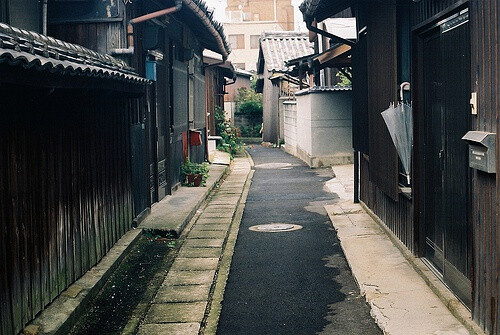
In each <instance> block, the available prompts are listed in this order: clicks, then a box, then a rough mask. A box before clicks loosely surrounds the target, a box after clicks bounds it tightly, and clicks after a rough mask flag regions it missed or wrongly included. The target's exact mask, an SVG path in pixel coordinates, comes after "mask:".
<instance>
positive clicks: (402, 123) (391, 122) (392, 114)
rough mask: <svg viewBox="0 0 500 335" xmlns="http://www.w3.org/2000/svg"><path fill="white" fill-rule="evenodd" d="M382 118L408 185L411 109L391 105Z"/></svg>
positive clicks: (399, 105)
mask: <svg viewBox="0 0 500 335" xmlns="http://www.w3.org/2000/svg"><path fill="white" fill-rule="evenodd" d="M381 114H382V117H383V118H384V121H385V124H386V125H387V129H388V130H389V134H390V135H391V138H392V141H393V142H394V145H395V146H396V151H397V152H398V155H399V158H400V159H401V163H403V169H404V170H405V173H406V179H407V180H408V184H409V183H410V171H411V148H412V145H413V114H412V108H411V106H410V105H409V104H407V103H399V104H398V105H397V106H396V107H394V105H391V106H390V107H389V108H388V109H386V110H385V111H383V112H382V113H381Z"/></svg>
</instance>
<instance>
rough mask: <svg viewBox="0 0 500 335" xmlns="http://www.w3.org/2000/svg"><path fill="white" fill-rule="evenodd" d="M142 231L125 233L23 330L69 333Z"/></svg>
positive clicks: (29, 332)
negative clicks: (99, 259) (100, 258)
mask: <svg viewBox="0 0 500 335" xmlns="http://www.w3.org/2000/svg"><path fill="white" fill-rule="evenodd" d="M141 234H142V230H141V229H134V230H131V231H129V232H127V233H125V235H123V236H122V237H121V238H120V239H119V240H118V242H116V243H115V245H114V246H113V247H112V248H111V249H110V250H109V251H108V253H107V254H106V255H105V256H104V257H103V258H102V260H101V261H100V262H99V263H98V264H97V265H96V266H94V267H93V268H92V269H90V270H89V271H87V272H86V273H85V274H84V275H83V276H82V277H81V278H80V279H78V280H77V281H76V282H75V283H73V284H72V285H71V286H70V287H68V289H66V291H64V292H62V293H61V294H60V295H59V296H58V297H57V298H56V299H55V300H54V301H53V302H52V303H51V304H50V305H49V306H47V307H46V308H45V309H44V310H43V311H42V313H41V314H40V315H39V316H38V317H36V318H35V319H34V320H33V321H32V322H31V323H30V324H28V326H26V328H25V330H23V333H24V334H38V335H42V334H54V335H58V334H61V335H62V334H67V333H69V331H70V329H71V327H72V326H73V324H74V323H75V321H76V320H77V319H78V317H80V315H81V313H82V312H83V311H84V310H85V309H86V307H87V306H88V305H89V304H90V303H91V302H92V299H94V298H95V297H96V296H97V294H98V293H99V291H100V290H101V288H102V287H103V286H104V284H105V283H106V281H107V280H108V279H109V277H110V276H111V275H112V274H113V272H114V270H115V269H116V268H117V267H118V265H119V264H120V262H121V261H122V260H123V258H124V257H125V256H127V254H128V252H129V251H130V250H131V248H132V246H133V245H134V244H135V242H136V241H138V239H139V237H140V236H141Z"/></svg>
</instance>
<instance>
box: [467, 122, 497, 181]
mask: <svg viewBox="0 0 500 335" xmlns="http://www.w3.org/2000/svg"><path fill="white" fill-rule="evenodd" d="M462 140H465V141H467V143H469V166H470V167H471V168H473V169H477V170H480V171H484V172H488V173H496V150H495V140H496V133H488V132H485V131H474V130H471V131H468V132H467V134H465V136H464V137H462Z"/></svg>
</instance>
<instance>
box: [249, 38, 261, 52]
mask: <svg viewBox="0 0 500 335" xmlns="http://www.w3.org/2000/svg"><path fill="white" fill-rule="evenodd" d="M259 38H260V35H250V49H258V48H259Z"/></svg>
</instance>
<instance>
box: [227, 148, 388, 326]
mask: <svg viewBox="0 0 500 335" xmlns="http://www.w3.org/2000/svg"><path fill="white" fill-rule="evenodd" d="M249 152H250V154H251V155H252V158H253V159H254V162H255V170H256V171H255V174H254V177H253V181H252V186H251V188H250V193H249V196H248V199H247V204H246V207H245V212H244V215H243V220H242V223H241V226H240V231H239V235H238V240H237V242H236V247H235V252H234V256H233V261H232V264H231V271H230V274H229V278H228V283H227V286H226V291H225V294H224V301H223V304H222V314H221V317H220V321H219V327H218V330H217V334H218V335H236V334H252V335H254V334H256V335H257V334H258V335H265V334H272V335H278V334H288V335H311V334H339V335H340V334H342V335H348V334H356V335H359V334H363V335H370V334H382V333H381V331H380V329H379V328H378V327H377V326H376V325H375V322H374V321H373V320H372V319H371V317H370V314H369V307H368V306H367V304H366V303H365V301H364V298H363V297H360V296H359V291H358V288H357V286H356V284H355V281H354V279H353V277H352V274H351V271H350V269H349V267H348V265H347V262H346V260H345V257H344V255H343V253H342V250H341V247H340V245H339V241H338V239H337V237H336V234H335V231H334V230H333V228H332V225H331V223H330V221H329V218H328V216H327V214H326V211H325V210H324V208H323V206H324V205H325V204H331V203H333V202H334V201H335V199H338V197H337V195H336V194H334V193H329V192H328V191H326V190H325V189H324V183H325V182H326V181H327V180H329V179H331V178H332V177H333V173H332V170H331V169H330V168H324V169H309V168H308V167H307V166H306V165H304V164H303V163H302V162H301V161H300V160H298V159H296V158H294V157H292V156H290V155H288V154H286V153H284V152H283V151H281V150H279V149H273V148H263V147H261V146H256V147H255V148H254V149H251V150H249ZM271 223H285V224H295V225H300V226H302V227H303V228H302V229H299V230H294V231H280V232H273V233H271V232H261V231H252V230H250V229H249V228H250V227H251V226H255V225H262V224H271Z"/></svg>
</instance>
